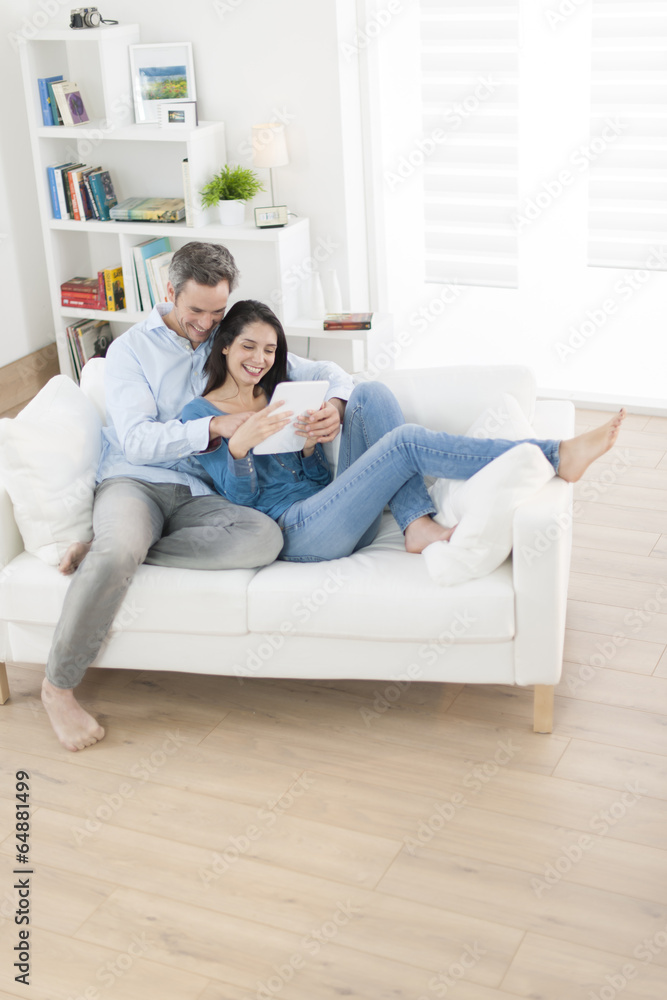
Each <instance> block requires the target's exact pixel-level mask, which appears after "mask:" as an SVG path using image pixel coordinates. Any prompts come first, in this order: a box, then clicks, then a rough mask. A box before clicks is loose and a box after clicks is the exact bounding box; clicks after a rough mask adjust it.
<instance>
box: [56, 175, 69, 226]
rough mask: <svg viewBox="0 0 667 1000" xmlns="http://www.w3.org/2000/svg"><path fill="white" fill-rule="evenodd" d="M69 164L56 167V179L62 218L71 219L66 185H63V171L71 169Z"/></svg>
mask: <svg viewBox="0 0 667 1000" xmlns="http://www.w3.org/2000/svg"><path fill="white" fill-rule="evenodd" d="M69 166H70V164H69V163H64V164H63V165H62V166H61V167H56V168H55V169H54V174H55V178H56V190H57V191H58V205H59V207H60V218H61V219H69V217H70V215H69V207H68V203H67V196H66V194H65V185H64V184H63V170H65V169H66V168H67V167H69Z"/></svg>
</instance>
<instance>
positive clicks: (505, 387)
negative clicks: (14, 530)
mask: <svg viewBox="0 0 667 1000" xmlns="http://www.w3.org/2000/svg"><path fill="white" fill-rule="evenodd" d="M356 381H363V376H358V377H357V379H356ZM379 381H380V382H383V383H384V385H386V386H388V388H390V389H391V390H392V392H393V393H394V395H395V396H396V398H397V399H398V401H399V403H400V405H401V409H402V410H403V414H404V416H405V419H406V421H407V422H408V423H410V424H422V425H423V426H424V427H429V428H430V429H431V430H434V431H448V432H449V433H450V434H463V433H465V431H466V430H467V428H468V427H469V426H470V424H471V423H472V422H473V420H475V418H476V417H478V416H479V414H480V413H481V412H482V410H484V409H486V407H487V406H489V405H492V404H493V402H494V400H497V399H498V398H499V396H500V395H501V394H502V393H503V392H508V393H510V394H511V395H512V396H515V397H516V399H517V400H518V402H519V405H520V406H521V409H522V410H523V411H524V413H525V414H526V417H527V418H528V421H529V422H530V423H532V422H533V418H534V416H535V397H536V391H537V390H536V384H535V375H534V374H533V371H532V369H530V368H524V367H522V366H521V365H460V366H456V367H451V368H418V369H409V370H404V371H390V372H385V374H384V375H381V376H380V377H379ZM81 389H82V391H83V392H84V394H85V395H86V396H87V397H88V398H89V399H90V400H91V401H92V402H93V403H94V405H95V407H96V408H97V411H98V413H99V414H100V417H101V419H102V423H103V424H106V406H105V399H104V359H103V358H91V359H90V361H89V362H88V363H87V364H86V365H84V368H83V371H82V372H81Z"/></svg>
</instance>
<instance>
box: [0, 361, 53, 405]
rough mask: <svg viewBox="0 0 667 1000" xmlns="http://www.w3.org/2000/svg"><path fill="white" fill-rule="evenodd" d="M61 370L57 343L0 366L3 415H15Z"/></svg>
mask: <svg viewBox="0 0 667 1000" xmlns="http://www.w3.org/2000/svg"><path fill="white" fill-rule="evenodd" d="M59 372H60V368H59V366H58V351H57V349H56V345H55V343H53V344H47V345H46V347H42V348H40V350H39V351H34V352H33V353H32V354H28V355H26V357H25V358H19V360H18V361H12V363H11V364H9V365H5V366H4V368H0V415H1V416H4V417H7V416H14V415H15V413H16V412H17V411H18V410H20V409H22V408H23V406H25V404H26V403H28V402H29V401H30V400H31V399H32V398H33V396H36V395H37V393H38V392H39V390H40V389H41V388H42V386H44V385H46V383H47V382H48V381H49V379H50V378H53V376H54V375H58V373H59Z"/></svg>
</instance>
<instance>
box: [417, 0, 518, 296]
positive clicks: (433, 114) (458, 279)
mask: <svg viewBox="0 0 667 1000" xmlns="http://www.w3.org/2000/svg"><path fill="white" fill-rule="evenodd" d="M420 16H421V68H422V111H423V118H422V126H423V137H424V142H425V145H424V147H423V150H424V224H425V250H426V254H425V259H426V281H427V282H438V283H448V282H452V283H457V284H464V285H488V286H498V287H507V288H514V287H516V286H517V274H518V253H517V228H516V224H515V222H514V221H513V220H514V219H515V218H516V215H517V211H518V69H519V65H518V61H519V51H518V49H519V46H518V37H519V30H518V28H519V10H518V2H516V0H498V2H495V3H494V2H493V0H484V2H481V0H458V2H453V0H420ZM429 140H430V141H431V143H432V147H433V148H432V149H431V147H430V146H429V145H428V141H429Z"/></svg>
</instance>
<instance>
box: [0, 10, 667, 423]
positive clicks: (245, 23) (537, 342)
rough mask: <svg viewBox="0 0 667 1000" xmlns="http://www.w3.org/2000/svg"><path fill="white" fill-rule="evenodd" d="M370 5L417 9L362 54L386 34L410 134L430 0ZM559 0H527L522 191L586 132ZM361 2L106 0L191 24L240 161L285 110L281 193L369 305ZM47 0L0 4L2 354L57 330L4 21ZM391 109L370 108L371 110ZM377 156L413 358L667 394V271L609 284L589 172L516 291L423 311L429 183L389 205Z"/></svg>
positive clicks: (600, 391)
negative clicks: (637, 282) (611, 301)
mask: <svg viewBox="0 0 667 1000" xmlns="http://www.w3.org/2000/svg"><path fill="white" fill-rule="evenodd" d="M369 2H371V0H369ZM372 3H374V5H375V8H377V9H382V8H386V7H388V6H389V5H390V3H391V4H393V5H394V7H399V8H402V9H403V11H405V12H406V18H402V16H400V15H399V14H397V15H396V16H395V17H394V18H393V19H392V20H391V23H390V24H389V26H388V27H387V28H386V30H384V31H383V32H382V33H381V35H380V37H378V38H370V37H369V38H368V39H367V40H366V41H365V42H364V43H363V45H362V51H361V57H362V61H365V60H370V61H371V62H372V60H373V59H375V58H376V56H377V54H378V52H379V50H380V48H381V47H382V46H383V45H387V44H388V45H389V59H388V61H387V65H388V66H389V75H390V79H391V81H392V84H393V87H394V91H393V95H394V96H392V99H391V100H389V99H388V95H387V94H385V95H384V98H385V104H384V112H383V113H384V115H385V120H386V123H387V124H388V128H389V130H391V129H393V130H394V133H395V134H394V136H393V141H394V142H395V144H396V148H397V149H401V148H404V147H405V142H406V141H407V139H408V138H412V139H413V138H414V136H415V133H416V131H417V129H418V123H416V122H415V120H414V118H413V119H412V120H410V119H409V115H408V109H409V106H410V102H411V100H412V98H413V97H414V92H415V73H414V65H413V64H411V63H410V62H409V61H408V60H407V58H405V50H406V46H405V42H406V40H407V37H408V35H407V32H408V31H414V21H413V22H412V25H411V26H410V22H409V18H408V17H407V15H408V14H410V13H412V14H414V10H415V8H416V5H417V0H372ZM554 6H557V5H555V3H554V2H553V0H522V7H523V18H524V25H523V27H524V39H528V40H529V44H524V47H523V50H522V54H521V59H522V64H523V73H524V74H530V79H531V84H532V85H531V86H530V87H528V88H525V89H524V101H523V103H522V108H521V130H522V136H523V138H522V148H521V158H522V162H523V164H524V169H523V170H522V197H523V198H527V197H530V196H531V195H533V194H534V193H535V192H536V191H537V190H539V188H540V186H541V183H542V181H544V180H549V179H551V178H552V177H554V176H556V175H557V174H558V172H559V170H560V169H561V168H562V167H563V165H566V164H567V161H568V157H569V155H570V154H571V152H572V151H573V150H574V149H575V147H576V146H577V145H579V144H580V143H583V142H586V140H587V138H588V103H589V102H588V93H589V90H588V87H589V78H588V73H589V64H590V59H589V45H590V6H591V5H590V4H580V5H572V6H573V10H574V13H573V14H572V15H571V16H570V17H569V18H567V20H566V21H565V23H564V24H562V25H560V26H558V27H551V26H550V25H549V23H548V21H547V19H546V12H547V11H548V10H550V9H553V8H554ZM357 7H358V8H359V11H360V12H362V13H360V15H359V17H360V20H359V24H360V26H361V27H362V28H363V27H364V24H365V21H364V19H365V17H368V15H367V14H364V13H363V10H364V2H363V0H358V2H355V0H280V2H276V0H189V2H187V3H183V0H141V3H138V2H136V0H109V3H108V6H107V5H106V4H104V5H103V6H102V7H101V10H102V12H103V13H104V15H105V16H107V17H114V18H117V19H119V20H121V21H125V22H129V21H138V22H139V24H140V26H141V37H142V41H144V42H149V41H156V42H159V41H163V40H178V39H182V38H183V39H191V40H192V42H193V46H194V55H195V71H196V79H197V87H198V95H199V103H200V114H201V116H202V117H203V118H208V119H223V120H224V121H225V122H226V125H227V140H228V156H229V158H230V160H232V161H234V160H243V159H244V153H243V147H244V144H245V143H246V142H247V140H248V137H249V130H250V126H251V125H252V124H253V123H256V122H261V121H265V120H268V119H270V118H272V117H275V116H276V114H278V113H284V114H285V115H286V117H287V118H288V120H289V125H288V128H287V141H288V146H289V150H290V156H291V163H290V165H289V166H288V167H284V168H278V170H276V171H275V178H276V185H277V191H276V194H277V200H278V201H285V202H287V204H288V205H289V207H290V208H291V209H292V210H294V211H296V212H298V213H299V214H302V215H307V216H309V217H310V219H311V233H312V240H313V243H317V242H318V241H319V240H322V241H324V242H326V243H329V244H330V243H335V244H337V245H338V246H337V248H336V249H335V251H334V252H333V254H332V256H331V258H330V259H329V260H328V261H326V262H325V263H324V264H323V265H322V271H323V273H324V272H326V270H327V269H328V268H329V267H334V268H336V270H337V271H338V274H339V277H340V280H341V285H342V286H343V295H344V307H345V308H354V309H364V308H366V307H367V306H368V304H369V303H368V299H367V288H368V274H367V270H366V243H365V219H364V215H365V213H364V200H363V197H362V185H363V173H364V169H368V163H369V161H368V160H367V161H366V166H365V167H364V164H363V163H362V159H361V139H362V136H361V124H360V123H361V120H362V118H361V114H360V107H359V98H358V78H357V61H356V55H355V54H354V53H353V54H350V48H351V47H352V48H353V43H354V37H355V9H356V8H357ZM44 9H47V10H55V11H56V14H55V16H54V17H53V21H52V23H54V24H60V25H62V24H66V23H67V20H68V12H69V9H70V3H69V2H68V3H66V4H65V3H63V0H28V2H25V0H3V3H2V6H1V7H0V29H1V30H0V46H2V48H1V50H0V51H1V52H2V56H3V58H2V59H1V60H0V86H1V87H2V93H3V94H5V95H8V94H12V95H16V100H6V101H5V103H4V115H3V127H2V136H3V139H2V150H1V156H0V233H6V234H7V236H6V238H5V239H2V240H1V241H0V275H2V278H1V279H0V280H1V281H2V291H3V303H4V309H3V319H4V329H3V331H2V335H1V336H0V364H6V363H7V362H9V361H11V360H14V359H15V358H18V357H21V356H22V355H24V354H27V353H28V352H30V351H32V350H35V349H37V348H38V347H41V346H43V345H44V344H46V343H48V342H49V341H50V340H52V339H53V329H52V324H51V321H50V319H49V309H48V302H47V295H46V279H45V269H44V259H43V251H42V247H41V237H40V233H39V226H38V221H37V212H36V207H35V193H34V191H35V188H34V178H33V176H32V174H31V164H30V150H29V142H28V136H27V131H26V127H25V123H24V120H23V104H22V97H20V95H19V94H18V93H17V91H18V57H17V55H16V53H15V51H14V49H13V48H12V45H11V43H10V40H9V37H8V33H9V32H10V31H18V30H20V29H21V28H22V27H25V26H26V25H28V27H29V26H30V24H31V23H32V21H33V20H34V19H35V18H38V19H39V18H40V17H42V18H43V17H44V16H45V15H44ZM343 43H345V44H343ZM392 47H393V48H392ZM380 110H382V109H378V107H377V106H375V107H373V108H372V109H371V112H370V115H369V114H368V112H367V111H366V119H365V121H366V123H367V125H368V124H369V122H370V121H372V119H373V116H374V115H376V114H378V113H379V111H380ZM401 114H403V115H404V117H406V118H407V120H408V126H407V131H406V133H405V134H403V135H400V134H399V133H398V131H397V129H398V124H399V121H400V116H401ZM369 131H370V129H369V128H367V129H366V133H365V134H364V137H363V138H364V141H365V142H367V140H368V132H369ZM245 162H249V161H248V159H247V157H246V158H245ZM381 168H382V164H381V163H378V164H376V169H375V173H374V175H373V176H371V177H370V179H369V188H368V191H369V193H370V195H371V197H370V199H369V201H370V202H371V204H370V205H369V206H368V209H369V211H370V213H371V217H373V216H374V215H375V213H376V209H377V204H378V201H382V200H384V201H385V203H386V204H387V205H389V207H390V208H391V209H393V211H392V212H390V214H389V216H388V217H385V219H384V220H381V219H380V220H379V224H378V229H377V232H378V234H379V239H378V241H377V245H376V247H375V250H376V252H377V258H378V261H379V263H380V264H381V263H382V260H383V258H384V257H385V250H386V251H387V254H386V256H388V257H390V258H391V265H392V266H391V267H390V268H389V269H388V271H387V273H386V274H384V282H383V281H380V282H378V283H376V287H377V288H378V289H379V292H380V293H382V290H383V288H384V290H385V293H384V298H382V297H380V298H377V297H376V299H375V301H374V302H373V303H372V304H373V305H374V307H375V308H379V307H384V308H387V307H389V308H390V309H391V311H393V312H394V313H395V316H396V320H397V326H398V329H399V330H404V329H405V330H408V331H409V332H410V333H411V334H412V336H413V340H412V345H411V346H410V347H408V348H406V350H405V351H404V353H403V354H402V355H401V357H400V358H399V360H398V364H399V365H400V366H402V367H410V366H422V365H439V364H457V363H459V364H463V363H470V362H484V361H488V362H497V363H522V364H529V365H532V366H533V367H534V368H535V369H536V371H537V375H538V381H539V384H540V385H541V386H542V387H543V388H544V389H547V390H548V389H552V390H555V391H557V392H559V393H561V394H568V393H569V394H571V395H574V396H577V397H579V398H592V399H594V398H600V399H604V398H605V397H613V398H614V399H626V400H635V401H636V402H637V401H638V402H639V403H641V402H642V401H643V402H645V403H648V404H649V405H651V404H653V405H655V404H658V405H667V404H665V395H666V391H665V376H664V372H665V370H666V369H667V346H666V343H667V339H666V338H665V335H664V327H665V320H664V316H665V301H666V299H667V274H666V273H664V272H660V273H653V274H652V275H651V278H650V280H649V281H648V282H647V283H646V284H645V285H644V286H643V287H642V289H641V291H639V292H637V294H635V295H633V296H631V297H630V298H629V299H627V300H625V299H623V298H622V297H621V296H620V295H619V294H618V293H617V292H614V290H613V286H614V283H615V282H617V281H618V280H619V279H625V277H626V276H627V272H623V271H610V270H607V269H599V268H588V267H586V264H585V259H586V258H585V254H586V245H585V241H586V233H585V218H586V197H587V192H586V176H585V175H581V176H578V177H577V179H576V183H574V184H573V185H572V186H571V187H570V188H569V189H568V190H567V192H566V193H565V194H564V196H563V197H562V198H561V199H558V200H557V201H556V202H555V203H554V206H553V207H552V208H551V209H549V210H548V211H546V212H545V213H544V214H543V216H542V217H541V218H540V219H539V220H538V222H536V223H535V224H534V225H533V226H531V227H530V228H529V229H528V230H527V231H526V235H525V237H524V238H523V239H522V241H521V258H520V288H519V290H518V291H515V290H503V289H484V288H465V289H464V290H463V292H462V293H461V295H460V296H459V298H458V299H457V300H456V302H455V303H454V304H453V305H450V306H448V307H447V308H446V309H445V310H444V311H443V313H442V315H438V316H433V318H432V319H429V321H428V322H424V321H423V318H420V317H419V316H418V315H417V310H418V308H419V307H420V306H426V307H427V309H430V308H431V306H432V303H433V301H434V300H435V299H437V298H438V297H439V294H440V289H439V288H438V286H433V285H430V286H424V285H422V284H421V282H420V281H419V278H418V272H419V248H418V247H417V246H416V245H415V244H414V233H415V227H414V226H410V225H406V220H407V219H408V214H407V213H408V212H410V211H411V208H410V206H409V196H410V195H411V194H414V195H415V196H418V193H419V187H420V179H419V177H418V176H415V177H414V178H413V179H412V181H411V182H410V183H408V184H406V185H404V186H403V187H402V188H401V189H400V191H399V194H398V196H397V197H398V200H397V201H395V202H394V204H393V205H392V204H391V201H390V200H389V201H388V200H387V198H386V191H383V190H382V183H383V182H382V174H381ZM380 195H381V196H382V197H381V198H380V197H379V196H380ZM262 197H263V196H262ZM383 226H384V228H383ZM406 232H407V233H408V236H409V239H406V238H404V235H403V234H404V233H406ZM411 239H412V240H413V243H412V245H411V244H410V240H411ZM610 295H611V296H613V297H615V298H616V299H617V300H618V303H617V304H618V309H617V311H616V312H615V314H614V315H613V316H612V317H610V318H609V319H608V320H607V321H606V322H605V324H604V325H603V326H602V327H601V328H600V329H599V331H598V332H596V333H595V335H594V336H592V337H591V338H590V339H587V340H585V342H584V344H583V346H582V347H581V348H579V349H578V350H576V351H575V352H574V354H572V355H570V356H568V358H567V359H565V360H562V359H560V358H559V357H558V353H557V350H556V344H557V343H558V342H565V341H566V340H567V338H568V337H569V336H570V333H571V330H570V328H571V327H572V326H574V327H579V326H581V324H582V323H583V322H584V321H585V320H586V312H587V310H596V309H599V307H600V305H601V303H602V302H603V301H604V300H605V299H606V298H609V297H610Z"/></svg>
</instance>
